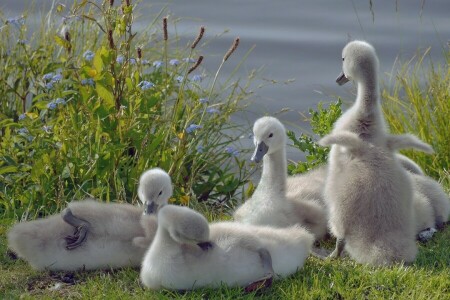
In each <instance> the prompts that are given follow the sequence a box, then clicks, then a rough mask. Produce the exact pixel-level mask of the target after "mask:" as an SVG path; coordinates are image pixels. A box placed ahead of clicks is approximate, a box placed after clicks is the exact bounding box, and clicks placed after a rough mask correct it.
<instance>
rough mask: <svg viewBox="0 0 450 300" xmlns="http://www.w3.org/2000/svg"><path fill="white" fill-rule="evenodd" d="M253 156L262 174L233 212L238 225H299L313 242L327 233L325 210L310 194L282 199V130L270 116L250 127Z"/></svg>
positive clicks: (283, 139)
mask: <svg viewBox="0 0 450 300" xmlns="http://www.w3.org/2000/svg"><path fill="white" fill-rule="evenodd" d="M253 133H254V142H255V146H256V149H255V153H254V155H253V157H252V160H253V161H255V162H257V163H258V162H260V161H261V160H263V171H262V175H261V179H260V181H259V184H258V187H257V188H256V190H255V191H254V193H253V195H252V197H251V198H250V199H248V200H247V201H246V202H245V203H244V204H243V205H241V206H240V207H239V208H238V209H237V210H236V211H235V213H234V219H235V220H236V221H238V222H241V223H247V224H254V225H270V226H275V227H287V226H292V225H294V224H299V225H302V226H304V227H305V228H307V229H308V230H310V231H311V232H312V233H313V234H314V236H315V237H316V239H322V238H323V237H324V235H325V234H326V233H327V215H326V210H325V209H324V207H323V206H322V205H321V203H320V199H316V195H311V196H310V197H309V198H308V199H307V198H306V197H305V198H303V199H297V198H294V197H292V198H289V199H288V198H287V197H286V178H287V161H286V130H285V128H284V126H283V124H281V122H280V121H279V120H278V119H276V118H273V117H262V118H260V119H258V120H256V122H255V124H254V126H253Z"/></svg>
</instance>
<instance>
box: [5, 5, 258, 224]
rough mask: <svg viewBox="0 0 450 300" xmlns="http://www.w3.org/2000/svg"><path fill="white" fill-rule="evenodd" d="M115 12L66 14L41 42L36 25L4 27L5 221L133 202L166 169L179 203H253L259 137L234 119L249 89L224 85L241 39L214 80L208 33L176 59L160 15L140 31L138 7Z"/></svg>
mask: <svg viewBox="0 0 450 300" xmlns="http://www.w3.org/2000/svg"><path fill="white" fill-rule="evenodd" d="M113 2H114V1H103V2H102V3H101V4H97V3H96V2H91V1H81V2H80V3H79V4H74V6H73V7H72V8H71V9H70V10H68V9H66V8H64V7H63V6H62V5H59V6H58V7H57V8H56V9H55V11H54V12H51V13H49V16H48V20H47V22H44V23H43V24H42V28H41V30H40V31H38V32H36V33H35V34H34V35H33V37H32V38H31V39H30V40H27V39H26V38H27V30H28V28H27V25H26V18H25V17H23V16H22V17H19V18H10V19H3V21H2V23H3V24H4V25H3V26H2V27H1V30H0V38H1V40H2V43H0V68H1V70H0V95H2V97H1V101H0V129H1V130H0V214H2V215H3V214H5V215H7V216H13V215H14V216H17V217H22V216H25V217H26V216H29V217H31V218H34V217H35V216H36V214H38V213H39V214H40V215H47V214H49V213H53V212H55V211H59V210H60V209H61V207H64V206H65V204H66V202H67V201H70V200H72V199H83V198H86V197H88V196H89V197H94V198H98V199H101V200H104V201H120V202H131V203H132V202H135V200H136V197H137V196H136V183H137V180H138V178H139V175H140V174H141V173H142V172H143V171H144V170H146V169H148V168H151V167H156V166H158V167H161V168H163V169H165V170H167V171H168V172H169V174H170V175H171V176H172V180H173V182H174V186H175V189H176V190H175V197H174V199H173V200H174V201H175V202H176V203H184V204H187V203H188V202H189V201H190V199H191V198H193V199H195V200H196V201H200V202H202V201H205V202H208V203H209V204H211V205H221V206H228V205H229V204H230V203H232V202H233V199H235V197H239V194H240V193H241V192H242V189H243V186H244V184H245V183H246V181H247V180H248V176H249V172H248V171H247V170H248V169H249V168H247V167H246V166H245V161H246V160H245V159H241V158H240V155H239V154H240V151H244V152H245V151H246V150H245V149H241V148H242V147H240V146H239V137H240V136H241V135H243V134H246V135H247V134H248V132H247V131H248V130H249V126H247V127H246V126H237V125H236V124H235V123H234V122H233V121H232V120H231V119H230V116H231V115H232V114H233V113H235V112H236V111H240V110H242V109H243V108H244V107H245V100H246V99H247V97H248V93H247V92H246V89H247V84H249V83H250V81H249V80H248V82H247V83H245V82H244V83H242V82H241V80H240V79H239V80H233V78H228V79H227V80H226V81H225V83H224V84H223V86H219V84H218V82H217V78H218V76H219V73H220V69H221V67H222V65H223V64H224V63H225V62H226V61H227V60H228V58H229V57H230V55H231V54H232V53H233V51H234V50H235V49H236V47H237V46H238V43H239V39H238V38H237V39H236V40H235V42H234V44H233V45H232V46H231V48H230V50H228V52H226V51H224V58H223V62H222V64H221V65H220V66H219V68H218V70H217V72H216V74H215V76H212V75H211V74H209V73H207V71H206V70H204V69H203V68H202V66H201V62H202V60H203V59H204V57H203V56H202V55H199V54H198V52H200V50H198V48H200V45H199V43H200V42H201V40H202V38H203V35H204V33H205V28H204V27H202V28H200V31H199V34H198V37H197V39H196V40H193V41H191V42H190V43H189V44H187V45H186V46H185V47H184V48H181V47H180V48H174V47H173V45H172V44H173V43H174V42H176V41H177V39H178V37H177V36H175V37H171V36H170V34H171V32H170V30H169V28H170V24H168V19H167V18H161V16H160V15H161V13H160V14H158V15H157V16H156V17H155V20H154V22H153V23H151V24H150V25H149V27H148V28H147V29H146V30H145V31H144V32H137V31H135V30H134V27H133V24H134V23H133V22H134V15H133V11H134V9H135V6H134V5H131V4H130V2H129V1H124V2H123V3H122V4H120V5H112V4H113ZM58 15H64V16H63V19H62V23H61V22H59V21H57V20H59V17H60V16H59V17H58ZM161 19H162V20H161ZM160 24H162V26H161V25H160ZM168 27H169V28H168ZM225 52H226V53H225ZM238 67H239V65H238ZM238 148H239V149H240V150H237V149H238ZM236 170H237V171H236Z"/></svg>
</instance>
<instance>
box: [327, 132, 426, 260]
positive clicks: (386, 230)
mask: <svg viewBox="0 0 450 300" xmlns="http://www.w3.org/2000/svg"><path fill="white" fill-rule="evenodd" d="M385 139H386V144H385V146H384V147H383V146H378V145H375V144H373V143H370V142H366V141H364V140H363V139H361V138H360V137H359V136H358V135H357V134H355V133H353V132H349V131H342V132H338V133H333V134H330V135H328V136H325V137H324V138H322V139H321V140H320V141H319V143H320V144H321V145H323V146H329V145H335V144H336V145H340V146H341V147H345V148H344V149H345V155H339V153H338V155H334V156H331V157H330V158H329V172H328V177H327V184H326V189H325V195H326V199H327V201H328V202H329V203H328V207H329V209H330V228H331V231H332V233H333V235H335V236H336V238H337V242H336V249H335V251H334V252H333V253H332V255H331V256H332V257H337V256H339V255H340V254H341V252H342V250H343V249H344V247H345V249H346V250H347V251H348V252H349V254H350V256H351V257H352V258H354V259H355V260H356V261H358V262H360V263H367V264H372V265H389V264H392V263H395V262H412V261H413V260H414V259H415V256H416V253H417V246H416V243H415V234H416V224H415V222H414V210H413V202H412V200H411V199H412V197H413V191H412V183H411V179H410V176H408V174H407V171H406V170H405V169H404V168H403V167H402V166H401V164H400V162H399V160H398V159H397V156H396V155H395V151H396V150H398V149H400V148H404V147H414V148H418V149H420V150H423V151H426V152H431V151H432V148H431V147H430V146H429V145H427V144H425V143H423V142H421V141H420V140H418V139H417V138H415V137H414V136H412V135H398V136H386V137H385Z"/></svg>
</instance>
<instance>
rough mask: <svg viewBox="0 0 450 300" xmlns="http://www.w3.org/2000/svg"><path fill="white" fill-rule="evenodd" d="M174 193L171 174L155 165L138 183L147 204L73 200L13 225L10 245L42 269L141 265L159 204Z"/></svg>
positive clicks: (89, 268)
mask: <svg viewBox="0 0 450 300" xmlns="http://www.w3.org/2000/svg"><path fill="white" fill-rule="evenodd" d="M171 195H172V184H171V180H170V177H169V175H167V173H166V172H164V171H163V170H161V169H157V168H156V169H151V170H148V171H147V172H145V173H144V174H143V175H142V176H141V178H140V183H139V197H140V200H141V201H142V202H143V203H144V204H145V209H143V208H142V207H137V206H133V205H131V204H113V203H102V202H98V201H95V200H92V199H87V200H83V201H74V202H71V203H69V205H68V207H67V208H66V209H64V210H63V211H62V213H61V215H53V216H50V217H48V218H45V219H41V220H34V221H29V222H22V223H18V224H16V225H14V226H13V227H12V229H11V230H10V231H9V233H8V246H9V248H10V249H11V250H12V251H14V252H15V253H17V255H18V256H19V257H21V258H23V259H24V260H26V261H28V262H29V263H30V265H31V266H32V267H33V268H35V269H38V270H43V269H49V270H65V271H72V270H93V269H104V268H120V267H126V266H139V265H140V263H141V261H142V257H143V255H144V253H145V251H146V250H147V248H148V246H149V244H150V243H151V241H152V240H153V237H154V235H155V233H156V228H157V220H156V212H157V209H158V207H159V206H162V205H165V204H167V201H168V199H169V197H170V196H171ZM144 210H145V211H146V213H144V214H143V211H144Z"/></svg>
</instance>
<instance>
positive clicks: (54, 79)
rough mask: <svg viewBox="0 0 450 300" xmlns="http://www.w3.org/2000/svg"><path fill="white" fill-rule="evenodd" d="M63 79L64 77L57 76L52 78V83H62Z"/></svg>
mask: <svg viewBox="0 0 450 300" xmlns="http://www.w3.org/2000/svg"><path fill="white" fill-rule="evenodd" d="M62 78H63V77H62V75H61V74H56V75H55V76H53V77H52V83H57V82H60V81H61V79H62Z"/></svg>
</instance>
